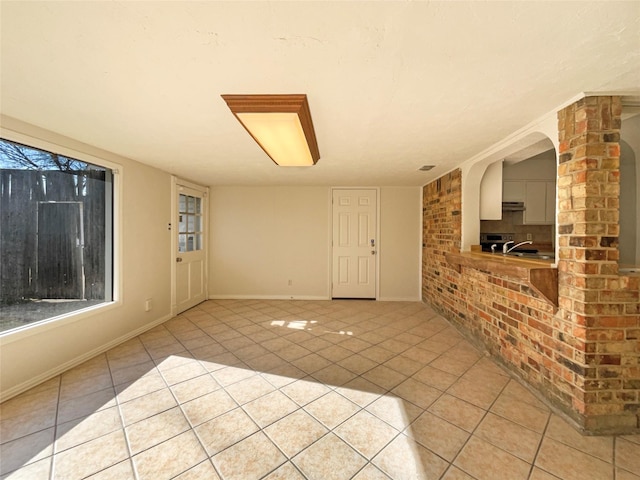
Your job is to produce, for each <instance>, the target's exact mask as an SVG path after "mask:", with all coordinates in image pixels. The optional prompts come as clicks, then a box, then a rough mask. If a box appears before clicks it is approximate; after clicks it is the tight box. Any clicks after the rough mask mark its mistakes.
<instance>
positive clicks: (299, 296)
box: [209, 295, 331, 300]
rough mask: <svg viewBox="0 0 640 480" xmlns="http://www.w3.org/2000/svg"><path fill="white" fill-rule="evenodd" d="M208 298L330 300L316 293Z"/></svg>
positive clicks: (213, 297) (213, 296) (217, 296)
mask: <svg viewBox="0 0 640 480" xmlns="http://www.w3.org/2000/svg"><path fill="white" fill-rule="evenodd" d="M209 300H331V297H323V296H316V295H209Z"/></svg>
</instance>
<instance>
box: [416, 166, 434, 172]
mask: <svg viewBox="0 0 640 480" xmlns="http://www.w3.org/2000/svg"><path fill="white" fill-rule="evenodd" d="M433 167H435V165H423V166H421V167H420V168H419V169H418V170H420V171H421V172H426V171H428V170H431V169H432V168H433Z"/></svg>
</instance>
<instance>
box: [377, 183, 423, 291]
mask: <svg viewBox="0 0 640 480" xmlns="http://www.w3.org/2000/svg"><path fill="white" fill-rule="evenodd" d="M421 198H422V194H421V189H420V187H382V189H381V191H380V225H381V231H380V300H409V301H420V270H421V269H420V255H421V250H422V248H421V245H422V208H421V202H422V200H421Z"/></svg>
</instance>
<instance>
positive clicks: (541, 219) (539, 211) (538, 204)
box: [502, 180, 556, 225]
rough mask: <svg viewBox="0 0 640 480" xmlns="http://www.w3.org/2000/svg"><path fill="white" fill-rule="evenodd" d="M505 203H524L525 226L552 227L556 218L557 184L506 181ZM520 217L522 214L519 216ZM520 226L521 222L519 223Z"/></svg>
mask: <svg viewBox="0 0 640 480" xmlns="http://www.w3.org/2000/svg"><path fill="white" fill-rule="evenodd" d="M502 201H503V202H524V207H525V211H524V212H523V213H522V224H524V225H552V224H554V223H555V217H556V182H555V181H549V180H505V181H504V182H503V189H502ZM518 215H520V214H518ZM517 223H518V224H519V223H520V222H519V221H517Z"/></svg>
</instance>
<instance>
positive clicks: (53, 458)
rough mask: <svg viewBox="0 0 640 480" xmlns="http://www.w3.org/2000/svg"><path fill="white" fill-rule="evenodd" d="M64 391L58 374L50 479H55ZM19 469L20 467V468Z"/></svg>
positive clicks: (60, 376)
mask: <svg viewBox="0 0 640 480" xmlns="http://www.w3.org/2000/svg"><path fill="white" fill-rule="evenodd" d="M61 392H62V375H58V401H57V402H56V415H55V419H54V423H53V445H51V466H50V469H49V480H54V477H55V467H56V463H55V457H56V446H57V444H58V438H57V437H58V413H59V412H60V394H61ZM18 470H19V469H18Z"/></svg>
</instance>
